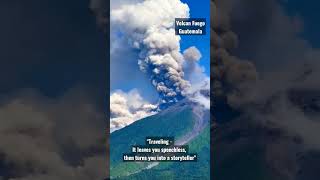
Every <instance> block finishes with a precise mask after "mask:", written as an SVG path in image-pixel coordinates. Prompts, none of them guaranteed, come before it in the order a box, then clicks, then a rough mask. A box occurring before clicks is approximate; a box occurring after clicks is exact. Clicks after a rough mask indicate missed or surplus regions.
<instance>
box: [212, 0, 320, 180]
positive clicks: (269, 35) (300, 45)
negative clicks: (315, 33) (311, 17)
mask: <svg viewBox="0 0 320 180" xmlns="http://www.w3.org/2000/svg"><path fill="white" fill-rule="evenodd" d="M211 13H212V15H211V17H212V19H211V25H212V26H211V38H212V39H211V48H212V49H211V52H212V54H211V72H212V74H211V81H212V84H213V89H212V93H213V95H214V97H215V98H214V102H213V103H212V104H213V105H214V108H220V109H222V110H225V109H227V111H225V112H222V113H220V114H219V116H217V117H214V116H212V117H213V119H218V118H219V119H218V120H219V121H218V122H215V123H217V124H218V125H217V126H215V127H218V128H217V129H220V128H221V129H222V130H221V129H220V130H221V134H223V133H225V135H228V133H232V132H231V131H232V130H233V131H237V132H240V131H243V132H244V133H245V134H246V133H248V132H251V131H252V132H253V136H254V139H255V138H256V137H257V136H259V137H262V138H263V146H264V147H267V148H265V152H266V156H267V158H266V159H268V160H267V163H268V166H269V167H272V168H273V170H272V171H275V172H276V173H277V175H278V176H280V178H279V179H296V177H295V175H297V174H296V173H297V168H290V167H292V166H294V167H298V168H300V170H299V171H300V172H299V173H300V174H302V173H305V172H304V171H303V170H302V169H304V167H303V164H299V159H298V158H299V157H298V155H297V154H296V153H297V152H299V153H300V155H301V154H303V156H304V155H308V153H309V151H316V154H319V149H320V146H319V145H320V141H319V139H317V138H315V137H318V136H319V131H318V130H317V129H318V128H319V125H320V123H319V121H318V119H319V116H320V111H319V109H320V108H319V107H320V103H319V102H320V100H319V97H320V96H319V94H320V86H319V83H318V82H319V80H317V79H318V78H317V77H318V76H319V71H320V67H319V62H318V60H319V58H320V56H319V50H318V49H315V48H311V46H310V45H309V44H308V43H307V41H306V40H305V39H303V38H302V37H301V36H300V35H299V33H300V31H301V30H302V29H303V28H301V27H300V26H301V24H302V23H299V22H297V21H298V20H299V19H298V20H297V18H296V17H290V16H288V15H287V14H286V11H285V10H284V9H283V8H282V7H281V5H280V4H279V3H278V1H276V0H266V1H254V0H240V1H233V0H214V1H212V3H211ZM232 113H233V114H235V115H232V116H230V114H232ZM221 114H222V115H221ZM225 114H226V115H225ZM231 119H232V121H229V120H231ZM220 121H223V122H228V123H224V124H228V125H227V126H228V127H226V126H224V125H223V123H221V124H220V123H219V122H220ZM239 121H240V122H239ZM224 128H226V129H228V130H231V129H232V130H231V131H224V130H225V129H224ZM222 131H224V132H222ZM257 131H266V132H271V131H274V132H276V131H278V132H280V133H278V134H273V133H266V134H263V133H262V134H260V133H257ZM226 132H227V133H226ZM221 134H220V135H221ZM239 134H240V133H239ZM249 134H250V133H249ZM214 137H219V135H216V136H214ZM244 139H249V138H248V137H244V136H241V135H240V136H239V138H238V141H234V143H231V142H225V141H224V142H222V141H220V142H218V140H217V139H215V140H214V141H215V147H219V145H220V144H217V143H226V144H228V145H227V147H226V149H233V148H234V147H239V146H238V143H241V142H244ZM269 139H272V140H269ZM254 141H255V140H252V139H249V140H248V141H247V142H248V144H249V145H250V146H251V145H254V144H255V143H256V142H254ZM274 141H276V142H274ZM259 143H260V142H259ZM292 145H295V146H294V147H295V148H292V147H293V146H292ZM244 146H245V145H244ZM281 151H283V152H285V154H286V155H285V156H282V157H279V152H281ZM215 153H218V154H219V153H223V150H221V151H220V152H215ZM309 155H310V154H309ZM288 161H289V162H290V163H288ZM317 163H318V162H317ZM288 164H289V165H288ZM279 165H280V166H283V167H280V166H279ZM305 168H306V169H308V170H307V171H308V172H313V171H309V169H310V167H309V166H307V167H305ZM311 168H313V166H311ZM316 173H318V172H316ZM307 177H309V176H307ZM274 179H277V178H274ZM298 179H300V178H298ZM301 179H308V178H301Z"/></svg>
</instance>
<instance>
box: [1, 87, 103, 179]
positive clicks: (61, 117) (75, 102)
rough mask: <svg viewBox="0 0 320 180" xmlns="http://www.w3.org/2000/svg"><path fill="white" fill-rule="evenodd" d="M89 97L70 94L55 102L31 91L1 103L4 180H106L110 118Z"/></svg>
mask: <svg viewBox="0 0 320 180" xmlns="http://www.w3.org/2000/svg"><path fill="white" fill-rule="evenodd" d="M85 94H86V92H84V91H82V90H79V89H71V90H70V91H68V92H67V93H66V94H64V95H63V96H62V97H60V98H58V99H50V98H46V97H43V96H41V95H39V93H38V92H35V91H34V90H26V91H23V92H21V94H18V95H15V96H13V97H11V98H10V99H8V100H7V101H6V102H2V105H1V106H0V119H1V127H0V138H1V141H0V154H1V168H2V170H1V173H0V177H2V178H4V179H12V180H31V179H32V180H34V179H36V180H37V179H39V180H40V179H52V180H53V179H55V180H56V179H61V180H64V179H68V180H76V179H77V180H82V179H83V180H87V179H95V180H101V179H103V178H104V177H105V176H106V172H107V171H106V168H107V163H106V156H105V152H106V149H105V143H106V140H105V133H104V132H105V131H104V125H105V123H104V122H105V117H104V114H103V113H102V112H101V111H97V107H95V105H94V104H93V101H91V100H90V97H88V96H87V95H85ZM93 121H94V122H93ZM3 172H5V173H3Z"/></svg>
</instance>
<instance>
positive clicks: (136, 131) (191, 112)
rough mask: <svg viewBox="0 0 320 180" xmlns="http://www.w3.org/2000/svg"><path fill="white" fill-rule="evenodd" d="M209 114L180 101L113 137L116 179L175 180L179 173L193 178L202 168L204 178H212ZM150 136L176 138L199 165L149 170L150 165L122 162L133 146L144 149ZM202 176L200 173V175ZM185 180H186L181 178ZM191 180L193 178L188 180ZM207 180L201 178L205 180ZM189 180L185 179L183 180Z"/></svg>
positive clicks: (168, 165)
mask: <svg viewBox="0 0 320 180" xmlns="http://www.w3.org/2000/svg"><path fill="white" fill-rule="evenodd" d="M208 124H209V111H208V110H206V111H203V110H200V109H199V106H198V105H197V104H195V103H192V102H189V101H181V102H179V103H177V104H176V105H174V106H171V107H169V108H168V109H166V110H163V111H162V112H160V113H158V114H156V115H154V116H150V117H147V118H144V119H142V120H139V121H137V122H135V123H133V124H131V125H129V126H127V127H125V128H123V129H121V130H118V131H115V132H113V133H112V134H111V136H110V161H111V162H110V164H111V168H110V172H111V178H113V179H150V178H151V177H152V178H153V179H157V178H158V179H162V178H164V176H165V177H166V178H173V176H175V175H176V173H178V172H177V171H179V173H180V174H181V173H182V174H185V175H192V174H193V175H194V176H196V173H194V172H193V168H194V167H196V166H199V168H198V169H199V170H200V169H202V170H203V172H202V173H201V174H199V177H201V176H203V175H208V176H209V168H207V169H206V167H209V154H210V151H209V146H210V139H209V137H210V131H209V126H208ZM147 136H163V137H168V136H169V137H170V136H171V137H175V140H176V144H188V145H190V153H198V158H199V160H198V162H183V163H172V162H161V163H156V164H155V163H154V167H153V168H151V169H147V168H146V167H147V166H148V165H150V164H151V163H136V162H122V155H123V153H129V152H130V150H131V148H130V147H131V146H132V145H144V144H145V138H146V137H147ZM199 172H200V171H199ZM181 177H184V176H181ZM189 177H192V176H189ZM203 178H204V179H206V178H205V177H202V179H203ZM184 179H186V178H184Z"/></svg>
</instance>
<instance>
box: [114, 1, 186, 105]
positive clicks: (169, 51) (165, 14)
mask: <svg viewBox="0 0 320 180" xmlns="http://www.w3.org/2000/svg"><path fill="white" fill-rule="evenodd" d="M177 17H181V18H188V17H189V7H188V6H187V5H186V4H184V3H182V2H181V1H180V0H147V1H143V2H141V3H135V4H129V5H122V6H120V7H116V8H114V9H112V10H111V26H112V28H113V29H115V30H116V31H117V32H118V35H117V38H121V37H124V38H125V39H127V40H128V44H129V45H130V47H131V48H134V49H136V50H137V51H138V52H139V55H138V56H139V57H137V58H138V59H137V63H138V64H139V68H140V70H141V71H142V72H144V73H146V74H147V75H148V76H150V79H151V82H152V84H153V86H154V87H155V89H156V90H157V91H158V93H159V95H160V99H161V102H160V104H171V103H175V102H177V101H179V100H180V99H182V98H183V97H184V96H185V95H186V92H187V89H188V88H190V86H191V85H190V83H189V82H188V81H187V80H185V78H184V72H183V63H184V57H183V55H182V54H181V53H180V36H177V35H175V30H174V19H175V18H177ZM119 32H120V33H119Z"/></svg>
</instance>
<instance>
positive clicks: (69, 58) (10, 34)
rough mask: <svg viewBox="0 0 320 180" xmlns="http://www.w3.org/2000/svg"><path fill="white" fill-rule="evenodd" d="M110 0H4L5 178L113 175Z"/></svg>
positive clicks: (1, 101) (1, 98)
mask: <svg viewBox="0 0 320 180" xmlns="http://www.w3.org/2000/svg"><path fill="white" fill-rule="evenodd" d="M107 7H108V4H107V3H106V2H102V1H101V2H100V1H91V2H90V1H89V0H67V1H65V0H34V1H23V0H3V1H1V2H0V22H1V28H0V39H1V42H0V49H1V53H0V60H1V66H0V84H1V88H0V120H1V125H0V139H1V140H0V179H30V180H31V179H32V180H35V179H39V180H43V179H55V180H56V179H61V180H63V179H68V180H70V179H77V180H79V179H83V180H88V179H94V180H95V179H97V180H98V179H103V178H105V177H106V176H107V174H108V173H107V169H108V168H107V156H106V154H107V150H106V139H107V138H106V134H107V133H106V132H108V131H107V130H106V129H107V127H108V123H107V118H106V113H105V112H106V110H107V109H108V106H107V103H106V102H107V98H108V96H106V94H108V93H107V92H108V84H109V83H108V81H109V78H108V75H109V74H108V71H107V70H108V59H107V57H108V56H107V54H108V49H109V48H108V44H107V42H108V41H106V39H107V36H106V34H105V32H104V31H105V29H107V28H104V27H106V26H107V24H106V22H107V21H106V19H107V18H106V16H105V14H106V10H107V9H108V8H107Z"/></svg>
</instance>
